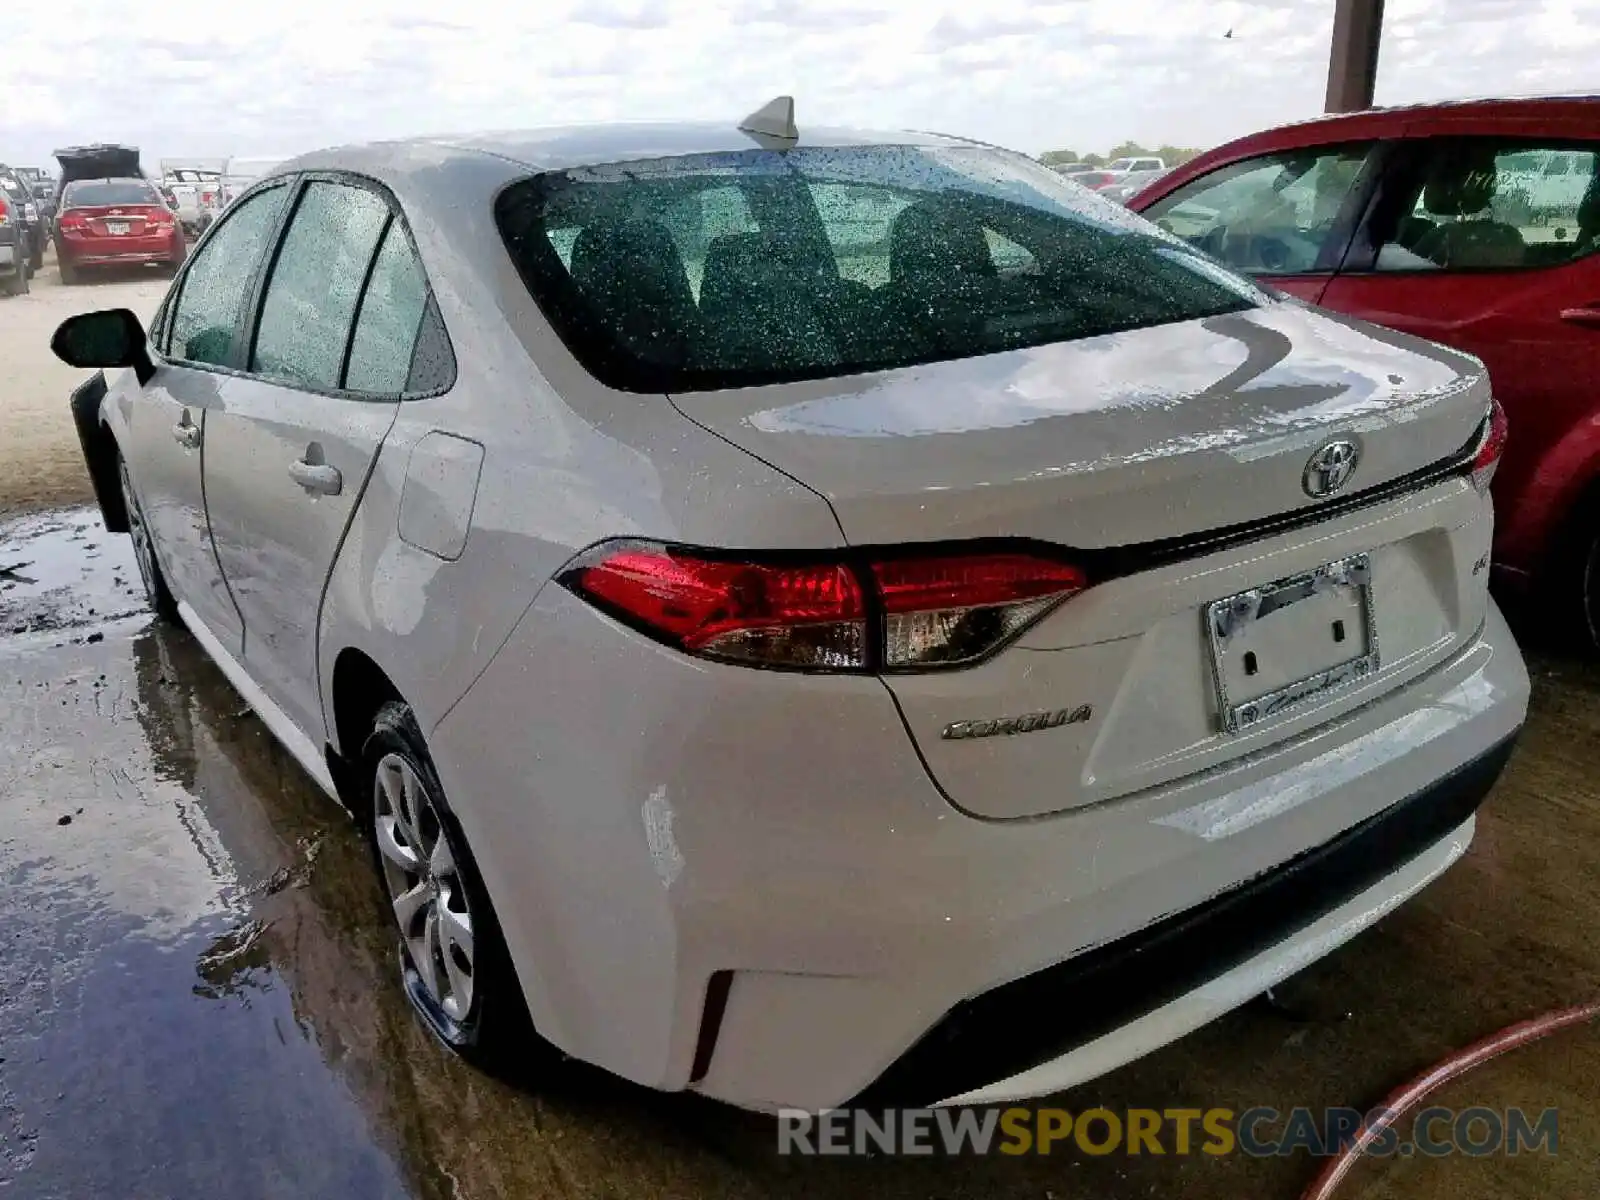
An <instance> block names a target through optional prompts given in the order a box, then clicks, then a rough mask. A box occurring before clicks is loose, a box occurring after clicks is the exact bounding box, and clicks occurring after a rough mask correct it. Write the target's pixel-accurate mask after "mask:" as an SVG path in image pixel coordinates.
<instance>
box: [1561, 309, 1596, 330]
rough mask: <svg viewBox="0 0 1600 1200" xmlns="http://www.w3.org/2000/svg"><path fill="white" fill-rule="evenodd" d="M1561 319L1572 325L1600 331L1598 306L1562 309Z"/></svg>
mask: <svg viewBox="0 0 1600 1200" xmlns="http://www.w3.org/2000/svg"><path fill="white" fill-rule="evenodd" d="M1561 319H1562V320H1563V321H1571V322H1572V323H1573V324H1574V325H1588V326H1591V327H1593V328H1595V329H1600V304H1586V305H1584V306H1583V307H1582V308H1563V309H1562V310H1561Z"/></svg>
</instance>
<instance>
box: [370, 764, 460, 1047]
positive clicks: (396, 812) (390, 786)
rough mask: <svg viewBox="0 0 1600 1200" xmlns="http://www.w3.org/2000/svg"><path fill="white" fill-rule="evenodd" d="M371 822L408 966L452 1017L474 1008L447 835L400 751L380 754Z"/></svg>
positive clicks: (456, 876)
mask: <svg viewBox="0 0 1600 1200" xmlns="http://www.w3.org/2000/svg"><path fill="white" fill-rule="evenodd" d="M373 801H374V810H375V811H374V814H373V816H374V821H373V828H374V832H375V834H376V838H377V843H378V857H379V860H380V862H381V863H382V866H383V878H384V883H385V885H386V887H387V890H388V893H389V903H390V905H391V907H392V908H393V909H394V915H395V921H396V922H397V923H398V925H399V926H400V936H401V937H402V938H403V939H404V941H405V948H406V956H407V958H408V959H409V964H408V966H409V970H410V971H412V972H414V973H415V982H416V983H417V984H418V985H420V987H421V989H422V991H423V993H424V994H425V996H426V998H427V999H428V1000H429V1001H430V1002H431V1003H432V1004H433V1006H434V1007H435V1008H436V1009H437V1010H438V1011H439V1012H441V1013H443V1014H444V1015H445V1016H446V1017H448V1018H449V1019H450V1020H451V1021H454V1022H458V1023H459V1022H464V1021H465V1020H466V1019H467V1016H468V1014H469V1013H471V1011H472V996H473V979H474V977H473V920H472V910H471V907H470V905H469V903H468V901H467V892H466V888H465V887H464V886H463V884H462V880H461V875H460V872H459V870H458V869H457V866H456V856H455V853H454V851H453V849H452V848H451V845H450V837H449V834H447V833H446V832H445V829H444V825H443V823H442V822H441V821H440V819H439V811H438V809H437V808H436V807H435V806H434V803H433V799H432V797H431V796H430V795H429V794H428V788H427V786H426V785H425V784H424V783H423V782H422V780H421V779H420V778H419V777H418V775H417V772H416V770H415V769H414V768H413V767H412V765H411V764H410V763H409V762H408V761H407V760H406V759H405V758H404V757H402V756H401V755H399V754H393V753H390V754H385V755H384V756H383V757H382V758H381V759H380V760H379V761H378V767H377V780H376V782H375V785H374V788H373Z"/></svg>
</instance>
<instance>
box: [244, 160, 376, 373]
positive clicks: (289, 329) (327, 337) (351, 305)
mask: <svg viewBox="0 0 1600 1200" xmlns="http://www.w3.org/2000/svg"><path fill="white" fill-rule="evenodd" d="M388 219H389V206H388V205H387V204H385V203H384V201H383V199H382V198H381V197H380V196H378V195H377V193H375V192H372V191H369V190H368V189H366V188H363V187H354V186H350V185H348V184H342V183H326V182H322V181H320V180H319V181H315V182H312V183H310V184H308V185H307V186H306V190H305V192H304V194H303V195H302V196H301V198H300V203H299V205H298V206H297V207H296V208H295V211H294V217H293V219H292V220H291V221H290V222H289V230H288V232H287V233H285V234H284V237H283V247H282V249H280V250H279V251H278V261H277V262H276V263H274V264H273V267H272V278H271V280H270V281H269V282H268V284H267V290H266V294H265V296H264V297H263V299H262V301H261V323H260V325H259V326H258V328H257V330H256V340H255V348H254V349H253V350H252V351H251V354H250V370H251V371H252V372H254V373H256V374H259V375H265V376H268V377H269V378H272V379H281V380H284V381H286V382H288V383H293V384H298V385H300V386H302V387H309V388H336V387H338V386H339V372H340V368H341V366H342V365H343V363H344V348H345V344H346V342H348V341H349V338H350V322H351V320H352V319H353V318H354V317H355V312H356V302H357V300H358V299H359V298H360V295H361V284H362V281H363V280H364V279H365V278H366V276H367V267H368V266H369V265H371V263H372V256H373V253H374V252H375V251H376V250H377V248H378V238H379V236H380V235H381V234H382V232H383V226H384V222H385V221H387V220H388Z"/></svg>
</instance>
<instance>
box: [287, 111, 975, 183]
mask: <svg viewBox="0 0 1600 1200" xmlns="http://www.w3.org/2000/svg"><path fill="white" fill-rule="evenodd" d="M763 144H771V141H770V139H764V138H761V137H759V136H757V135H752V134H748V133H744V132H742V131H740V130H739V129H738V128H737V127H735V126H734V125H731V124H727V123H725V122H701V123H669V122H645V121H640V122H618V123H613V124H605V125H566V126H553V127H549V128H543V129H529V130H522V131H513V132H499V133H471V134H460V135H454V136H438V137H421V138H409V139H404V140H400V141H390V142H372V143H367V144H365V145H352V146H339V147H334V148H331V149H327V150H318V151H315V152H313V153H311V154H304V155H301V156H300V157H298V158H293V159H289V160H287V161H285V162H282V163H279V164H278V165H277V166H276V167H275V168H274V169H273V170H272V171H271V172H270V173H271V174H273V175H279V174H289V173H292V172H294V171H309V170H317V169H319V168H320V169H330V170H332V169H340V168H344V169H353V168H355V167H356V166H357V165H358V164H359V165H360V166H363V167H366V168H378V169H381V168H383V167H385V166H387V167H390V168H392V169H404V167H405V166H406V164H408V163H410V162H414V161H416V159H417V158H418V157H429V156H431V155H434V154H437V153H439V152H441V151H443V152H448V151H452V150H454V151H472V152H477V153H480V154H487V155H492V156H494V157H496V158H501V159H505V160H507V161H508V162H512V163H516V164H518V165H520V166H524V167H527V168H529V169H531V170H537V171H556V170H565V169H569V168H573V167H589V166H599V165H601V164H604V163H614V162H628V161H630V160H635V159H645V158H674V157H679V156H683V155H693V154H720V153H729V152H734V151H740V150H754V149H758V148H760V147H761V146H762V145H763ZM785 144H786V145H794V146H798V147H843V146H882V145H892V146H906V145H916V146H977V145H982V144H983V143H979V142H975V141H972V140H970V139H967V138H957V137H950V136H948V135H945V134H937V133H912V132H906V131H896V132H879V131H872V130H863V129H845V128H812V127H802V128H801V130H800V136H799V138H798V139H796V140H794V141H793V142H789V143H785Z"/></svg>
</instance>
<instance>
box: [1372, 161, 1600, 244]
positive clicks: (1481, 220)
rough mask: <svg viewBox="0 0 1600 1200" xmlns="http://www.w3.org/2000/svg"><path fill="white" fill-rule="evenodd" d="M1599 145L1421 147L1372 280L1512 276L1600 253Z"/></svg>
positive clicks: (1385, 230) (1385, 234)
mask: <svg viewBox="0 0 1600 1200" xmlns="http://www.w3.org/2000/svg"><path fill="white" fill-rule="evenodd" d="M1597 179H1600V145H1596V146H1595V147H1593V148H1590V149H1583V150H1579V149H1574V148H1571V147H1570V146H1569V147H1562V148H1557V147H1552V146H1544V147H1540V146H1529V145H1528V144H1527V143H1526V142H1519V143H1510V142H1505V141H1499V140H1496V139H1492V138H1471V139H1461V140H1453V141H1440V142H1436V143H1434V144H1433V145H1431V146H1429V147H1428V149H1427V151H1426V154H1425V157H1424V159H1423V160H1422V161H1421V162H1420V163H1419V164H1418V169H1416V170H1414V171H1413V172H1412V176H1411V182H1410V185H1409V188H1408V190H1406V191H1405V192H1404V193H1403V194H1402V198H1401V203H1400V204H1399V205H1398V207H1397V208H1396V209H1395V210H1394V215H1393V216H1391V217H1390V218H1389V219H1388V221H1387V222H1385V225H1386V227H1385V228H1383V229H1381V230H1379V231H1378V234H1379V236H1378V242H1379V251H1378V258H1377V262H1376V264H1375V269H1376V270H1379V271H1439V270H1456V271H1471V270H1502V271H1504V270H1518V269H1521V268H1527V267H1549V266H1559V265H1560V264H1562V263H1566V262H1571V261H1572V260H1573V259H1576V258H1581V257H1583V256H1584V255H1587V254H1592V253H1594V251H1596V250H1600V182H1597Z"/></svg>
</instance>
